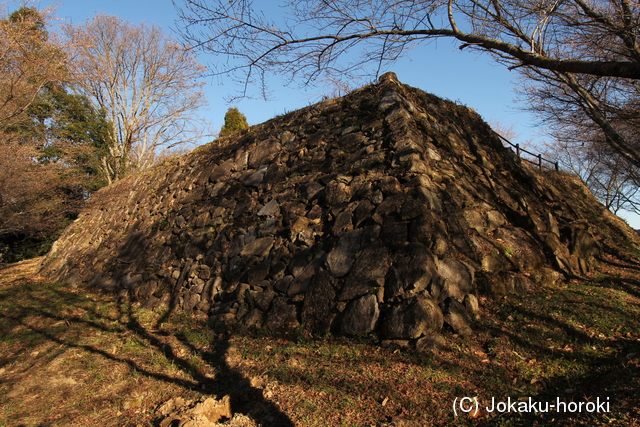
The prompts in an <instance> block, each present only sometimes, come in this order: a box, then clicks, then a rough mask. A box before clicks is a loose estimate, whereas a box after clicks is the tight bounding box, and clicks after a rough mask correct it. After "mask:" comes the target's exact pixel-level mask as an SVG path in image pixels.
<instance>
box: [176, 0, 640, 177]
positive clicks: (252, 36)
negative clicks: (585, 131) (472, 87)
mask: <svg viewBox="0 0 640 427" xmlns="http://www.w3.org/2000/svg"><path fill="white" fill-rule="evenodd" d="M175 3H176V1H175V0H174V4H175ZM177 7H178V10H179V13H180V16H181V18H182V22H183V26H182V32H183V35H184V37H185V38H186V39H187V40H189V42H190V43H192V44H194V45H196V46H199V47H200V48H201V49H203V50H204V51H207V52H210V53H213V54H216V55H224V56H226V58H227V61H221V63H222V64H224V65H223V66H222V67H221V68H216V69H214V70H213V72H214V73H219V74H230V75H231V76H233V77H234V78H235V79H237V80H238V81H239V82H240V83H241V84H242V85H243V86H242V87H243V91H242V93H241V95H246V93H247V92H246V91H247V87H248V86H249V85H250V84H254V83H257V84H258V85H260V87H261V88H262V90H263V93H264V92H266V76H267V75H268V74H270V73H278V74H280V75H283V76H287V77H288V78H289V79H290V82H294V81H296V82H300V83H302V84H303V85H306V84H310V83H313V82H316V81H322V80H323V79H331V78H334V77H335V76H344V78H345V79H351V78H353V77H357V76H361V75H365V76H371V75H372V74H373V75H375V74H378V73H380V72H381V70H382V69H383V68H384V67H385V66H386V65H387V64H388V63H390V62H393V61H395V60H396V59H398V58H399V57H400V56H402V55H404V54H406V53H407V51H408V50H409V49H411V48H412V47H415V46H416V45H417V44H419V43H424V42H429V41H432V40H434V39H437V38H442V37H447V38H453V39H457V40H458V41H459V42H460V46H459V47H460V49H475V50H480V51H483V52H488V53H490V54H491V55H492V56H493V57H494V58H495V59H496V60H497V61H499V62H500V63H502V64H504V65H506V66H508V67H509V68H510V69H512V70H516V69H517V70H520V71H524V72H525V73H528V75H534V74H535V75H537V78H538V79H542V80H544V79H546V78H549V77H550V78H551V79H552V80H553V81H554V83H558V84H559V85H561V86H562V88H563V89H562V90H565V91H567V93H571V96H572V97H574V99H576V100H577V102H578V103H577V104H576V105H577V106H578V107H579V108H581V109H582V115H583V117H586V118H587V119H588V120H591V121H593V122H594V123H595V124H596V125H597V126H598V127H599V129H600V132H601V133H602V134H603V136H604V138H605V140H606V142H607V144H608V145H610V146H611V147H612V148H613V150H615V151H616V152H617V153H618V154H619V155H620V156H622V157H623V158H625V159H626V161H628V162H629V163H631V164H633V165H634V166H635V167H640V145H639V144H638V143H637V141H634V140H631V141H630V140H628V139H627V137H626V136H625V134H624V132H621V131H620V130H619V129H618V128H616V126H615V125H614V124H613V123H612V122H611V121H610V120H609V117H610V115H609V113H608V106H607V104H610V103H611V102H613V101H617V102H620V103H623V104H624V103H626V102H628V101H629V100H628V98H625V93H624V92H620V91H618V92H616V93H612V94H610V96H609V97H608V98H607V99H603V98H601V93H600V92H599V91H597V90H594V88H593V87H592V86H591V85H589V84H588V80H589V78H593V79H596V80H599V81H602V82H604V81H607V82H609V85H610V84H611V83H612V82H615V84H616V85H617V86H618V87H622V86H628V83H626V82H637V81H638V80H639V79H640V42H639V41H638V37H639V35H640V5H639V4H638V2H634V1H631V0H422V1H409V0H371V1H361V0H332V1H318V0H300V1H290V2H285V3H284V4H283V7H282V9H281V10H283V11H284V12H283V13H284V16H281V17H268V16H266V15H265V14H264V13H262V12H260V11H259V10H258V9H256V8H254V7H253V5H252V2H251V1H248V0H238V1H233V2H229V1H227V0H217V1H213V0H212V1H207V0H183V1H182V2H181V5H177ZM583 76H589V78H586V79H585V78H583ZM633 84H635V83H633ZM609 87H611V86H609Z"/></svg>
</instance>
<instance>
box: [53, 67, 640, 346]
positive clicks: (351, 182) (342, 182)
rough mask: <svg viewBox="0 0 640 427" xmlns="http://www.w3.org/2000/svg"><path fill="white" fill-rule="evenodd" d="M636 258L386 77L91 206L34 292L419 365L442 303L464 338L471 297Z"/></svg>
mask: <svg viewBox="0 0 640 427" xmlns="http://www.w3.org/2000/svg"><path fill="white" fill-rule="evenodd" d="M585 218H588V219H589V220H588V221H586V220H585ZM639 244H640V238H639V236H638V235H637V234H636V233H635V232H633V230H630V229H628V227H626V226H625V225H624V224H622V223H620V222H619V221H618V220H617V219H616V218H615V217H613V216H611V214H610V213H609V212H608V211H607V210H606V209H605V208H604V207H602V206H601V205H600V204H598V203H597V201H595V199H594V198H593V196H592V195H591V194H589V192H588V191H587V190H586V188H585V187H584V185H583V184H582V183H581V182H580V181H579V179H577V178H576V177H573V176H571V175H568V174H566V173H563V172H559V173H556V172H547V171H542V172H539V171H537V170H534V169H532V168H530V167H529V166H527V165H526V162H521V161H519V160H518V158H517V156H515V155H513V154H512V153H511V152H510V151H509V149H508V148H505V147H504V146H503V145H502V143H501V140H500V138H499V137H498V136H497V135H496V134H495V133H494V132H493V131H492V130H491V129H490V128H489V127H488V126H487V125H486V123H485V122H484V121H483V120H482V118H481V117H480V116H478V115H477V114H475V113H474V112H473V111H471V110H470V109H468V108H466V107H462V106H459V105H455V104H454V103H451V102H448V101H444V100H441V99H439V98H437V97H435V96H433V95H429V94H426V93H424V92H422V91H420V90H418V89H414V88H411V87H408V86H405V85H402V84H400V83H399V82H398V81H397V78H396V77H393V76H392V75H390V74H388V75H386V77H384V78H382V79H381V80H380V83H379V84H374V85H370V86H366V87H364V88H362V89H360V90H358V91H355V92H353V93H351V94H348V95H346V96H345V97H343V98H338V99H333V100H327V101H325V102H321V103H319V104H316V105H313V106H309V107H306V108H304V109H302V110H299V111H295V112H292V113H289V114H286V115H283V116H281V117H278V118H275V119H273V120H271V121H269V122H268V123H265V124H262V125H257V126H254V127H252V128H251V129H250V130H249V131H247V132H242V133H239V134H237V135H233V136H227V137H224V138H221V139H219V140H218V141H216V142H214V143H212V144H210V145H205V146H202V147H199V148H198V149H197V150H194V152H192V153H189V154H186V155H184V156H181V157H179V158H176V159H173V160H171V161H169V162H164V163H162V164H160V165H158V166H157V167H154V168H151V169H149V170H146V171H141V172H140V173H136V174H132V175H131V176H129V177H128V178H126V179H123V180H120V181H118V182H116V183H114V184H113V185H111V186H108V187H105V188H103V189H101V190H100V191H98V192H96V193H94V194H93V195H92V197H91V201H90V202H89V204H88V208H87V210H86V211H85V212H84V213H82V214H81V215H80V216H79V217H78V219H77V220H76V221H74V222H73V224H71V225H70V226H69V228H68V229H67V230H66V231H65V232H64V234H63V235H62V236H61V238H60V239H59V240H58V241H57V242H56V243H55V244H54V245H53V247H52V249H51V251H50V253H49V254H48V255H47V257H46V258H45V260H44V262H43V268H42V274H43V275H45V276H48V277H49V278H50V279H53V280H56V281H61V282H70V283H71V285H72V286H77V287H79V286H82V285H84V284H88V285H89V286H92V287H96V288H101V289H105V290H108V291H112V292H113V293H114V294H116V295H120V296H124V295H129V296H131V297H132V298H134V299H135V300H138V301H139V302H140V303H141V304H143V306H144V307H147V308H150V309H158V308H160V307H167V306H169V305H171V307H172V308H178V309H193V310H196V311H200V312H206V313H208V314H210V315H211V316H212V317H213V318H212V319H211V321H210V322H209V323H210V324H211V325H214V326H216V327H220V328H221V329H224V328H228V327H232V326H233V327H236V326H244V327H258V328H260V327H266V328H268V329H271V330H274V331H276V332H286V331H288V330H291V329H292V328H296V327H298V326H299V325H300V323H301V322H302V324H303V325H304V326H305V327H306V328H308V329H310V330H312V331H314V332H321V333H324V332H327V331H329V330H331V331H333V332H338V333H340V332H341V333H343V334H348V335H358V334H361V333H368V331H370V332H373V333H376V334H378V335H379V336H380V337H381V338H382V339H383V340H384V341H385V342H393V343H396V344H397V345H400V343H402V345H410V344H411V345H416V346H418V347H420V348H425V349H426V348H432V347H433V348H436V347H437V343H436V341H437V338H434V339H433V340H431V337H436V336H437V335H436V334H438V332H439V331H440V328H441V327H442V323H443V313H442V312H441V311H440V310H441V309H440V308H439V306H438V305H437V304H441V305H442V307H443V308H444V307H445V303H444V301H445V300H447V298H448V300H447V301H449V302H448V303H447V304H446V307H447V310H448V311H447V316H448V317H447V322H448V323H449V324H450V325H452V327H453V328H454V329H456V330H459V331H461V333H465V331H466V329H465V328H464V324H461V323H460V322H458V321H457V320H456V316H458V317H459V318H462V319H463V320H465V318H464V313H465V312H466V313H467V316H468V318H469V319H473V318H474V317H475V316H477V315H478V312H477V300H476V299H475V296H474V295H471V292H472V291H473V293H474V294H476V295H478V296H491V295H496V296H498V295H521V294H523V293H525V292H530V291H532V290H535V289H536V286H540V285H543V284H547V283H553V282H555V281H558V280H562V279H563V278H564V277H567V276H573V275H580V274H586V273H587V272H588V271H589V270H590V269H591V268H592V267H593V266H594V265H595V264H597V263H599V262H600V261H601V259H602V258H604V257H605V256H606V257H610V256H614V257H615V256H617V252H616V250H614V248H617V247H620V246H621V245H623V246H624V247H625V248H626V247H634V245H635V247H639ZM481 294H484V295H481ZM454 301H455V302H454ZM458 301H463V303H462V304H460V303H459V302H458ZM461 307H462V308H461ZM376 309H377V310H379V314H378V315H379V317H380V319H378V320H377V321H376V320H375V318H376V316H377V314H376ZM466 323H469V322H468V321H467V322H466ZM434 340H436V341H434Z"/></svg>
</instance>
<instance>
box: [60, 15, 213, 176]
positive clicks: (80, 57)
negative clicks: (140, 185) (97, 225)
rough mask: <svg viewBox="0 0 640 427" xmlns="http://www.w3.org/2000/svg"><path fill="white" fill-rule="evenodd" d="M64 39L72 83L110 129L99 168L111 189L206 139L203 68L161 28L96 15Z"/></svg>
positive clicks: (192, 55) (73, 29)
mask: <svg viewBox="0 0 640 427" xmlns="http://www.w3.org/2000/svg"><path fill="white" fill-rule="evenodd" d="M65 32H66V34H67V36H68V38H69V41H70V43H69V47H70V49H71V51H72V62H71V64H72V70H73V74H74V77H75V79H76V80H77V81H78V82H79V84H80V87H81V90H82V92H83V93H84V94H85V95H87V96H88V97H89V98H90V99H92V100H93V102H94V103H95V105H96V107H97V108H99V109H101V110H103V111H105V113H106V116H107V119H108V120H109V122H110V123H111V125H112V135H111V141H109V143H108V155H107V156H105V157H103V162H102V167H103V169H104V172H105V174H106V175H107V177H108V179H109V182H112V181H114V180H117V179H119V178H121V177H122V176H124V175H125V174H126V173H128V172H129V171H130V170H131V169H141V168H146V167H148V166H150V165H152V164H153V163H154V162H156V160H157V158H159V157H160V158H161V157H163V155H164V154H163V152H164V151H166V150H172V149H174V148H175V147H177V146H179V145H184V144H188V143H190V142H194V141H196V140H197V139H199V138H200V137H201V136H202V135H203V134H204V133H205V126H204V122H203V121H202V120H201V119H200V118H199V117H198V115H197V111H198V110H199V109H200V108H201V107H202V106H203V105H204V104H205V103H206V102H205V98H204V95H203V93H202V91H201V90H200V88H201V86H202V83H201V81H200V78H201V77H202V75H203V72H204V67H203V66H202V65H200V64H199V63H198V61H197V60H196V57H195V53H193V52H192V51H189V50H188V49H187V48H186V47H185V46H183V45H181V44H180V43H178V42H176V41H174V40H171V39H170V38H168V37H167V36H166V35H165V34H164V33H163V31H162V30H161V29H160V28H159V27H157V26H153V25H147V24H144V23H143V24H140V25H133V24H131V23H128V22H125V21H123V20H121V19H120V18H117V17H115V16H107V15H97V16H96V17H94V18H93V20H92V21H89V22H87V23H86V24H85V25H82V26H67V27H66V28H65Z"/></svg>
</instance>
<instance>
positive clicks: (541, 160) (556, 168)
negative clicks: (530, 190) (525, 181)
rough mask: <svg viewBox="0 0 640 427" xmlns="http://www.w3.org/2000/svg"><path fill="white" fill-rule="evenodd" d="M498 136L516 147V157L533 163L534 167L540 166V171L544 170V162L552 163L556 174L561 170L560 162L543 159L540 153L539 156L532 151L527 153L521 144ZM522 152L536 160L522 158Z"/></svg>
mask: <svg viewBox="0 0 640 427" xmlns="http://www.w3.org/2000/svg"><path fill="white" fill-rule="evenodd" d="M496 135H498V136H499V137H500V139H501V140H503V141H504V142H506V143H507V144H509V145H511V146H512V147H514V148H515V149H516V155H517V156H518V157H519V158H521V159H522V160H525V161H527V162H529V163H531V164H534V165H536V166H538V168H539V169H540V170H542V162H543V161H544V162H547V163H551V164H552V165H553V167H554V169H555V170H556V172H557V171H558V170H560V169H559V166H558V162H552V161H551V160H548V159H545V158H544V157H542V154H540V153H538V154H534V153H532V152H531V151H527V150H525V149H524V148H520V144H514V143H513V142H511V141H509V140H508V139H507V138H505V137H504V136H502V135H500V134H499V133H496ZM520 152H523V153H527V154H529V155H530V156H533V157H535V158H536V160H535V161H534V160H529V159H527V158H526V157H521V156H520Z"/></svg>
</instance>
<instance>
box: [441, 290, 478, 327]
mask: <svg viewBox="0 0 640 427" xmlns="http://www.w3.org/2000/svg"><path fill="white" fill-rule="evenodd" d="M444 322H445V323H446V324H447V325H449V326H450V327H451V328H452V329H453V330H454V332H456V333H458V334H460V335H470V334H471V333H472V332H473V331H472V329H471V325H472V323H473V320H472V319H471V317H470V316H469V313H468V312H467V310H466V309H465V307H464V305H462V304H460V303H459V302H458V300H456V299H455V298H451V297H448V298H447V299H445V300H444Z"/></svg>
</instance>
